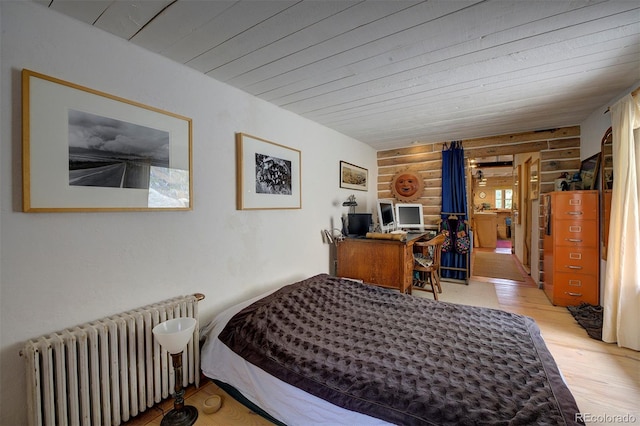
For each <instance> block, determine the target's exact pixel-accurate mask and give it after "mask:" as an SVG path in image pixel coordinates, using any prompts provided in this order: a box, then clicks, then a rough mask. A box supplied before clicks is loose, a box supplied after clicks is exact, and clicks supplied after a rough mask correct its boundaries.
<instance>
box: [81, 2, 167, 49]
mask: <svg viewBox="0 0 640 426" xmlns="http://www.w3.org/2000/svg"><path fill="white" fill-rule="evenodd" d="M173 1H174V0H154V1H140V0H139V1H114V2H112V3H111V5H110V6H109V7H108V8H107V10H105V11H104V13H103V14H102V15H100V17H99V18H98V20H97V21H96V22H95V24H94V25H95V26H96V27H98V28H101V29H103V30H105V31H107V32H109V33H111V34H114V35H117V36H118V37H122V38H124V39H125V40H129V39H130V38H131V37H133V35H134V34H136V33H137V32H138V31H140V29H141V28H142V27H144V26H145V25H146V24H147V22H149V21H150V20H152V19H153V18H154V17H155V16H156V15H157V14H159V13H160V12H161V11H162V10H163V9H164V8H165V7H167V6H168V5H169V4H171V2H173ZM77 3H85V2H77ZM88 3H90V2H88Z"/></svg>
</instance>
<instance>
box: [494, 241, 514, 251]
mask: <svg viewBox="0 0 640 426" xmlns="http://www.w3.org/2000/svg"><path fill="white" fill-rule="evenodd" d="M496 248H509V249H510V248H511V241H510V240H498V241H496Z"/></svg>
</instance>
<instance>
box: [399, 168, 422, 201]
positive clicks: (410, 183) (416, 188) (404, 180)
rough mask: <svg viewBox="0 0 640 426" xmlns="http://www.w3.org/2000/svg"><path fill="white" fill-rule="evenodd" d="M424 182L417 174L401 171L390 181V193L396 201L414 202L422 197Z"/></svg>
mask: <svg viewBox="0 0 640 426" xmlns="http://www.w3.org/2000/svg"><path fill="white" fill-rule="evenodd" d="M423 189H424V181H423V180H422V177H421V176H420V174H419V173H417V172H413V171H410V170H402V171H399V172H398V173H396V174H395V175H394V176H393V179H391V193H392V194H393V196H394V197H395V198H396V199H397V200H398V201H404V202H410V201H415V200H417V199H418V198H420V197H421V196H422V190H423Z"/></svg>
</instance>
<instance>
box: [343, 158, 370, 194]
mask: <svg viewBox="0 0 640 426" xmlns="http://www.w3.org/2000/svg"><path fill="white" fill-rule="evenodd" d="M340 188H347V189H355V190H358V191H366V190H367V189H368V188H369V171H368V170H367V169H365V168H363V167H358V166H356V165H353V164H351V163H347V162H346V161H341V162H340Z"/></svg>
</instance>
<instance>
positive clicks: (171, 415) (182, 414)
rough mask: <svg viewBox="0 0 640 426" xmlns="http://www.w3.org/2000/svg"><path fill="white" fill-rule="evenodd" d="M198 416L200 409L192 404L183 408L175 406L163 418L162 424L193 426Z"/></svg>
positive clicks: (164, 425)
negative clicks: (177, 408)
mask: <svg viewBox="0 0 640 426" xmlns="http://www.w3.org/2000/svg"><path fill="white" fill-rule="evenodd" d="M197 418H198V409H197V408H196V407H193V406H191V405H185V406H183V407H182V408H181V409H179V410H176V409H175V408H174V409H173V410H171V411H169V412H168V413H167V414H165V415H164V417H163V418H162V422H161V423H160V425H161V426H191V425H192V424H194V423H195V422H196V419H197Z"/></svg>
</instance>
